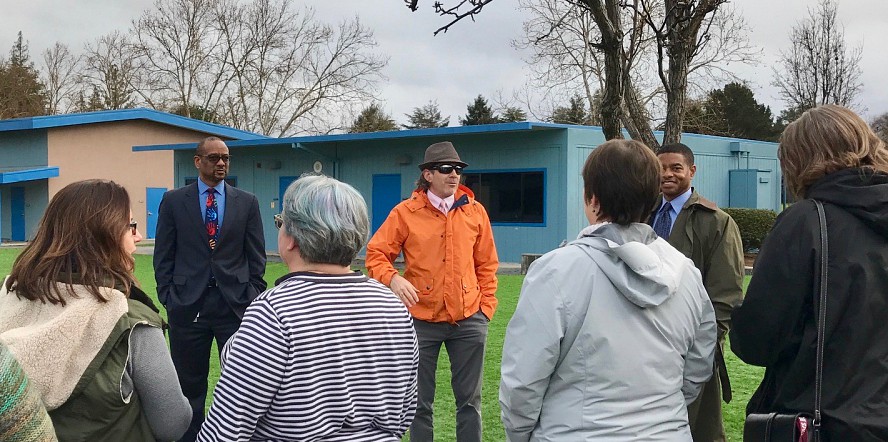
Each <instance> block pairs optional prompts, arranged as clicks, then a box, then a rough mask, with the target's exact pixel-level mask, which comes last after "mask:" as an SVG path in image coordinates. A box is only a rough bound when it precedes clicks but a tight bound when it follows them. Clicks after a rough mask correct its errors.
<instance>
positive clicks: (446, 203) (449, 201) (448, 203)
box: [426, 191, 454, 215]
mask: <svg viewBox="0 0 888 442" xmlns="http://www.w3.org/2000/svg"><path fill="white" fill-rule="evenodd" d="M426 195H428V197H429V202H430V203H432V205H433V206H435V208H436V209H438V210H440V211H441V212H443V213H444V214H445V215H447V212H449V211H450V208H451V207H453V201H454V198H453V195H450V196H448V197H447V198H440V197H439V196H438V195H435V193H434V192H431V191H427V192H426ZM442 204H443V206H442Z"/></svg>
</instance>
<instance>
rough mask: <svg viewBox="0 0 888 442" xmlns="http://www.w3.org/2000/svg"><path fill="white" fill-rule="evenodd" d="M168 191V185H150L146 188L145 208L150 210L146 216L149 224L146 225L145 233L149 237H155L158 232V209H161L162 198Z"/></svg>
mask: <svg viewBox="0 0 888 442" xmlns="http://www.w3.org/2000/svg"><path fill="white" fill-rule="evenodd" d="M166 191H167V189H166V187H148V188H146V189H145V209H146V210H147V211H148V213H147V214H146V215H147V216H145V220H147V222H148V225H147V226H145V235H147V238H154V235H156V234H157V211H158V210H160V200H162V199H163V194H164V193H165V192H166Z"/></svg>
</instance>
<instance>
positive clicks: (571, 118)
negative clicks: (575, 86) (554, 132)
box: [549, 94, 592, 125]
mask: <svg viewBox="0 0 888 442" xmlns="http://www.w3.org/2000/svg"><path fill="white" fill-rule="evenodd" d="M549 120H550V121H552V122H553V123H559V124H580V125H590V124H592V115H591V114H590V113H589V112H587V111H586V100H584V99H583V97H581V96H580V95H579V94H577V95H574V96H573V97H570V104H569V105H567V106H559V107H556V108H555V110H554V111H552V116H551V117H549Z"/></svg>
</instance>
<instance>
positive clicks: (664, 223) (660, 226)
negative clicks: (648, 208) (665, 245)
mask: <svg viewBox="0 0 888 442" xmlns="http://www.w3.org/2000/svg"><path fill="white" fill-rule="evenodd" d="M671 209H672V204H669V203H666V204H663V208H662V209H660V213H659V215H658V216H657V220H656V221H654V232H657V236H659V237H660V238H663V239H669V231H670V230H672V210H671Z"/></svg>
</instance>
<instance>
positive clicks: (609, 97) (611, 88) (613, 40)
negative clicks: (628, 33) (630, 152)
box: [582, 0, 623, 140]
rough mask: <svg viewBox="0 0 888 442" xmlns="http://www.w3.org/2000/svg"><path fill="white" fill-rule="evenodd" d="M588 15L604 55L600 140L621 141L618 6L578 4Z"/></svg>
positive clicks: (613, 1)
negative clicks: (602, 135)
mask: <svg viewBox="0 0 888 442" xmlns="http://www.w3.org/2000/svg"><path fill="white" fill-rule="evenodd" d="M582 2H583V4H585V6H586V7H587V8H589V11H591V12H592V19H593V20H594V21H595V24H596V25H597V26H598V29H599V30H600V31H601V45H600V48H601V51H602V52H603V53H604V91H603V94H602V98H601V129H602V130H603V131H604V138H605V139H606V140H611V139H615V138H623V131H622V124H621V123H620V122H621V120H622V114H623V65H622V63H621V61H622V60H621V58H622V50H623V31H622V23H621V22H620V4H619V2H618V1H617V0H605V1H604V3H602V1H601V0H582Z"/></svg>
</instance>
